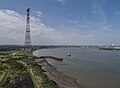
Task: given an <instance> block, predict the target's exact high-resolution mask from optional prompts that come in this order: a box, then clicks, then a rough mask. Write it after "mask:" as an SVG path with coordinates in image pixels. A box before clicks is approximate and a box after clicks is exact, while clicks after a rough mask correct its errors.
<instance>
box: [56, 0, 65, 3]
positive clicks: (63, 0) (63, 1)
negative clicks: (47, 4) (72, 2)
mask: <svg viewBox="0 0 120 88" xmlns="http://www.w3.org/2000/svg"><path fill="white" fill-rule="evenodd" d="M56 1H57V2H60V3H61V4H65V0H56Z"/></svg>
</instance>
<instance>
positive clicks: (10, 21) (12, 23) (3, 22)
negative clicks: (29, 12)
mask: <svg viewBox="0 0 120 88" xmlns="http://www.w3.org/2000/svg"><path fill="white" fill-rule="evenodd" d="M25 26H26V16H24V15H21V14H19V13H18V12H15V11H13V10H3V9H2V10H0V44H24V39H25ZM80 26H84V25H80ZM81 28H83V27H81ZM85 28H87V30H86V31H84V30H82V31H80V30H81V29H71V28H68V29H69V30H68V29H67V30H57V29H55V28H52V27H50V26H47V25H45V24H44V23H42V21H41V20H40V19H38V18H35V17H34V16H31V37H32V44H53V45H54V44H78V45H80V44H86V45H87V44H96V43H101V44H102V43H107V42H109V41H110V42H111V41H113V42H114V41H115V42H117V43H120V42H119V41H118V40H119V33H120V31H119V30H117V31H114V30H110V27H107V26H105V25H104V26H103V25H101V26H95V27H94V26H89V25H88V26H87V27H84V29H85ZM88 29H89V30H88ZM92 29H93V30H92ZM94 29H95V30H94Z"/></svg>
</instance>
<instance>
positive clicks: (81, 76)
mask: <svg viewBox="0 0 120 88" xmlns="http://www.w3.org/2000/svg"><path fill="white" fill-rule="evenodd" d="M68 54H71V56H67V55H68ZM34 55H37V56H55V57H59V58H63V59H64V60H63V61H56V60H52V59H48V62H49V63H50V64H52V65H53V66H55V67H57V68H58V70H59V71H62V72H64V74H67V75H68V76H70V77H73V78H76V79H77V82H78V83H79V84H80V85H83V86H84V87H85V88H120V51H107V50H99V49H92V48H55V49H42V50H37V51H35V52H34Z"/></svg>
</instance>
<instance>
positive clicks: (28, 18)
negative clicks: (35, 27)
mask: <svg viewBox="0 0 120 88" xmlns="http://www.w3.org/2000/svg"><path fill="white" fill-rule="evenodd" d="M25 45H26V46H30V45H31V36H30V8H28V9H27V19H26V34H25Z"/></svg>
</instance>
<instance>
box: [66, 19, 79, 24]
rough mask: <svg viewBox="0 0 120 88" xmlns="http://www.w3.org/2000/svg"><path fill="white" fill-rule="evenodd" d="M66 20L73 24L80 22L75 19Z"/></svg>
mask: <svg viewBox="0 0 120 88" xmlns="http://www.w3.org/2000/svg"><path fill="white" fill-rule="evenodd" d="M66 22H68V23H72V24H78V22H77V21H74V20H66Z"/></svg>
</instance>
